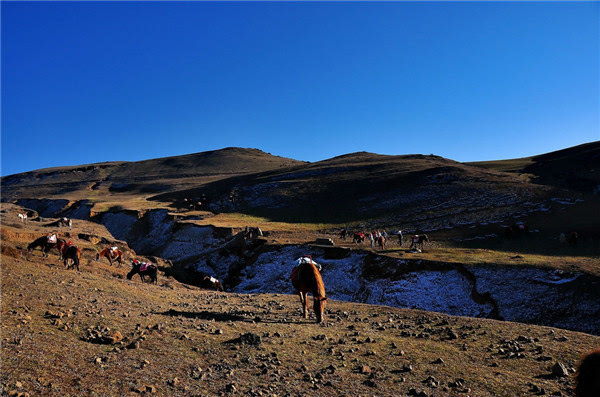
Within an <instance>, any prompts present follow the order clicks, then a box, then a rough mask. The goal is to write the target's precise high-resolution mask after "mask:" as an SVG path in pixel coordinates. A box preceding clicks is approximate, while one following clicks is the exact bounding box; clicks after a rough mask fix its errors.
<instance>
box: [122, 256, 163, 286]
mask: <svg viewBox="0 0 600 397" xmlns="http://www.w3.org/2000/svg"><path fill="white" fill-rule="evenodd" d="M131 265H132V268H131V271H130V272H129V273H127V280H131V278H132V277H133V276H134V274H136V273H139V275H140V278H141V279H142V283H145V282H146V276H148V277H150V280H149V281H148V282H149V283H154V284H158V267H157V266H156V265H154V264H152V263H142V262H139V261H137V260H135V259H134V260H132V261H131Z"/></svg>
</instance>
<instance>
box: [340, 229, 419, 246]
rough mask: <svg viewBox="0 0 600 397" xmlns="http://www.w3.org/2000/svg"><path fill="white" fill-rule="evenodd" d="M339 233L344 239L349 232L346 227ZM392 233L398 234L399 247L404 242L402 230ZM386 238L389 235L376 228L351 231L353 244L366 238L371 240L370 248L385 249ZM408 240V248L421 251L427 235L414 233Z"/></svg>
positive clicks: (362, 241) (360, 242)
mask: <svg viewBox="0 0 600 397" xmlns="http://www.w3.org/2000/svg"><path fill="white" fill-rule="evenodd" d="M339 233H340V237H341V239H342V240H346V238H347V237H348V235H349V234H350V233H349V232H348V230H346V229H342V230H340V232H339ZM394 234H395V235H396V236H398V245H399V246H400V247H402V244H403V243H404V236H403V234H402V231H401V230H398V231H397V232H395V233H394ZM388 238H389V235H388V233H387V232H385V231H383V232H380V231H378V230H375V231H373V232H367V233H363V232H353V233H352V242H353V243H354V244H362V243H364V242H365V241H367V240H368V241H370V242H371V248H375V247H379V248H380V249H381V250H384V249H385V246H386V244H387V242H388ZM409 241H410V242H411V243H410V246H409V250H413V249H414V250H421V251H423V244H424V243H425V242H429V236H427V235H426V234H415V235H413V236H411V238H410V239H409Z"/></svg>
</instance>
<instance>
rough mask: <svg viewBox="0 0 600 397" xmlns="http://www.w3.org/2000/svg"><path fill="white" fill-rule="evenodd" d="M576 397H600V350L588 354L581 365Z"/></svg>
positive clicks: (578, 373)
mask: <svg viewBox="0 0 600 397" xmlns="http://www.w3.org/2000/svg"><path fill="white" fill-rule="evenodd" d="M575 396H576V397H594V396H600V349H596V350H594V351H592V352H590V353H588V354H587V355H586V356H585V357H584V358H583V359H582V360H581V363H579V368H578V369H577V381H576V386H575Z"/></svg>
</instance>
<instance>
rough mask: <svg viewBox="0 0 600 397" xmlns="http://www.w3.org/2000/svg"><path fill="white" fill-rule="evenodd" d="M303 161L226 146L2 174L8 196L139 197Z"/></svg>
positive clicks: (110, 199) (99, 199) (103, 199)
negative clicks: (148, 158) (207, 149)
mask: <svg viewBox="0 0 600 397" xmlns="http://www.w3.org/2000/svg"><path fill="white" fill-rule="evenodd" d="M298 164H302V162H299V161H296V160H292V159H287V158H284V157H279V156H273V155H271V154H268V153H265V152H262V151H260V150H257V149H242V148H225V149H221V150H215V151H209V152H202V153H195V154H189V155H184V156H175V157H165V158H158V159H152V160H144V161H137V162H108V163H98V164H90V165H82V166H77V167H56V168H48V169H42V170H36V171H30V172H26V173H22V174H15V175H9V176H5V177H3V178H2V196H3V199H5V200H6V199H16V198H39V197H44V198H60V199H67V200H82V199H88V200H92V201H94V202H113V201H119V200H121V201H128V200H134V201H140V200H143V198H144V197H145V196H148V195H149V194H156V193H157V192H166V191H173V190H178V189H183V188H189V187H190V186H197V185H199V184H203V183H206V182H210V181H215V180H219V179H223V178H229V177H231V176H236V175H244V174H250V173H256V172H262V171H266V170H272V169H279V168H282V167H289V166H294V165H298Z"/></svg>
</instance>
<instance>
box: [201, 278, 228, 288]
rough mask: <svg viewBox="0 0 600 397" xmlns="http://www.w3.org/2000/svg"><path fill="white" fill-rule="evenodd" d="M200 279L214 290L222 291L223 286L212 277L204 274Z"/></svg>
mask: <svg viewBox="0 0 600 397" xmlns="http://www.w3.org/2000/svg"><path fill="white" fill-rule="evenodd" d="M202 281H203V282H204V285H206V286H210V287H211V288H214V289H215V291H223V286H221V282H220V281H219V280H217V279H216V278H214V277H210V276H206V277H204V279H203V280H202Z"/></svg>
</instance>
